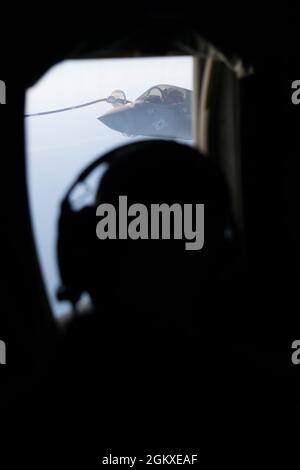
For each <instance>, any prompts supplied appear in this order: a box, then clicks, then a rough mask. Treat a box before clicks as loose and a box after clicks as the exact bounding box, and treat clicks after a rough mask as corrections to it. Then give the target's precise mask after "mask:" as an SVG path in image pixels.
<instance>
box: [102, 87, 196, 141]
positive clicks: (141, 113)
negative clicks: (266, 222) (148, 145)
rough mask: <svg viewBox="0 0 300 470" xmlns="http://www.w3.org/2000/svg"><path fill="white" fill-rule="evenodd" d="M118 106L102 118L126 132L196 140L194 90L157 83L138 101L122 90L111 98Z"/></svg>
mask: <svg viewBox="0 0 300 470" xmlns="http://www.w3.org/2000/svg"><path fill="white" fill-rule="evenodd" d="M107 102H109V103H111V104H112V105H113V107H114V109H112V110H110V111H108V112H106V113H105V114H103V115H102V116H100V117H99V118H98V120H99V121H101V122H102V123H103V124H105V125H106V126H108V127H110V128H111V129H114V130H116V131H118V132H121V133H122V134H124V135H127V136H130V137H135V136H147V137H158V138H177V139H183V140H192V91H191V90H187V89H186V88H181V87H178V86H173V85H155V86H153V87H151V88H149V89H148V90H147V91H145V93H143V94H142V95H141V96H139V97H138V98H137V99H136V100H134V101H128V100H127V99H126V95H125V93H124V92H123V91H122V90H115V91H114V92H112V94H111V96H110V97H109V98H108V99H107Z"/></svg>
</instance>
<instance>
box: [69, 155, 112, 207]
mask: <svg viewBox="0 0 300 470" xmlns="http://www.w3.org/2000/svg"><path fill="white" fill-rule="evenodd" d="M112 155H113V152H108V153H106V154H105V155H102V156H101V157H98V158H96V160H94V161H93V162H92V163H90V164H89V165H88V166H87V167H85V169H84V170H82V171H81V173H79V175H78V176H77V178H76V179H75V181H74V182H73V183H72V184H71V186H70V188H69V189H68V190H67V192H66V195H65V196H64V198H63V200H62V202H61V209H64V208H66V207H69V197H70V194H71V192H72V191H73V189H74V188H75V187H76V186H77V184H78V183H81V182H82V181H83V180H85V179H86V178H87V177H88V176H89V174H90V173H91V172H92V171H93V170H94V169H95V168H97V166H99V165H102V163H107V162H109V161H110V160H111V159H112Z"/></svg>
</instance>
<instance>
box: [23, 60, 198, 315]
mask: <svg viewBox="0 0 300 470" xmlns="http://www.w3.org/2000/svg"><path fill="white" fill-rule="evenodd" d="M192 92H193V58H192V57H188V56H181V57H156V58H137V59H105V60H104V59H92V60H71V61H64V62H61V63H59V64H58V65H56V66H54V67H52V68H51V69H50V70H49V71H48V72H47V73H46V74H45V75H44V76H43V77H42V78H41V79H40V80H39V82H38V83H37V84H35V85H34V86H33V87H32V88H30V89H29V90H28V91H27V94H26V111H25V114H26V117H25V129H26V152H27V172H28V174H27V178H28V188H29V198H30V207H31V215H32V220H33V228H34V236H35V241H36V245H37V250H38V256H39V260H40V265H41V270H42V274H43V277H44V281H45V285H46V289H47V293H48V296H49V300H50V304H51V306H52V308H53V312H54V315H55V316H56V317H57V318H58V317H62V316H64V315H66V314H67V313H68V312H69V311H70V304H69V303H67V302H59V301H57V299H56V292H57V288H58V287H59V284H60V279H59V272H58V266H57V259H56V240H57V221H58V215H59V208H60V202H61V200H62V198H63V196H64V194H65V192H66V190H67V188H69V186H70V185H71V183H72V182H73V180H74V179H75V178H76V176H77V175H78V174H79V172H80V171H81V170H82V169H84V167H85V166H87V165H88V164H89V163H90V162H91V161H92V160H93V159H95V158H96V157H99V156H101V155H103V154H105V153H106V152H108V151H110V150H112V149H113V148H115V147H118V146H121V145H124V144H127V143H129V142H135V141H137V140H139V139H150V138H151V139H152V138H163V139H172V140H178V141H180V142H184V143H187V144H193V140H192V127H193V126H192ZM99 176H100V175H99V174H98V175H97V177H96V178H95V177H94V178H91V182H90V187H91V190H90V191H89V192H88V193H87V194H86V195H84V194H83V196H82V198H80V201H81V200H83V204H85V203H88V202H90V200H89V198H90V197H91V196H93V190H95V189H96V186H97V182H98V181H99Z"/></svg>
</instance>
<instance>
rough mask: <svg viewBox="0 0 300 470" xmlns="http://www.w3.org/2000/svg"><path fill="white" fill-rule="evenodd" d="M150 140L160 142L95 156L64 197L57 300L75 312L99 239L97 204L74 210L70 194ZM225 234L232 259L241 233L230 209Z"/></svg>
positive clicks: (58, 240)
mask: <svg viewBox="0 0 300 470" xmlns="http://www.w3.org/2000/svg"><path fill="white" fill-rule="evenodd" d="M151 142H152V143H153V142H156V143H159V142H161V141H157V140H156V141H146V142H137V143H131V144H127V145H124V146H122V147H119V148H117V149H114V150H112V151H110V152H108V153H107V154H105V155H103V156H101V157H99V158H96V159H95V160H94V161H93V162H92V163H90V164H89V165H88V166H87V167H86V168H85V169H84V170H83V171H82V172H81V173H80V174H79V175H78V177H77V178H76V179H75V181H74V182H73V183H72V184H71V186H70V188H69V189H68V190H67V192H66V194H65V196H64V198H63V199H62V202H61V205H60V215H59V220H58V237H57V259H58V267H59V273H60V278H61V281H62V282H61V286H60V287H59V288H58V290H57V299H58V300H59V301H66V300H67V301H70V302H71V303H72V305H73V308H74V311H75V312H76V304H77V302H78V300H79V299H80V296H81V294H82V293H83V292H84V291H85V290H87V287H88V285H89V272H90V263H91V260H93V259H94V251H93V250H96V248H97V247H99V245H97V247H96V243H99V240H98V239H97V238H96V235H95V228H96V222H97V221H96V206H95V205H87V206H85V207H83V208H82V209H80V210H74V209H73V207H72V204H71V201H70V196H71V193H72V192H73V190H74V189H75V187H76V186H77V185H78V184H80V183H84V181H85V180H86V179H87V178H88V176H89V175H90V174H91V173H92V172H93V171H94V170H95V169H96V168H99V167H100V166H101V165H103V164H108V166H110V165H112V163H115V162H116V161H118V160H120V159H121V158H122V157H123V155H124V154H126V152H127V150H128V148H130V149H133V150H134V149H135V150H136V149H137V148H138V149H139V152H141V153H142V152H143V146H145V145H149V144H150V145H151ZM164 142H165V141H164ZM165 143H166V142H165ZM172 144H174V142H172ZM162 202H163V201H162ZM223 234H224V236H223V242H224V252H226V256H227V257H229V259H232V256H234V252H235V247H236V241H237V239H238V234H237V227H236V224H235V222H234V218H233V216H232V214H231V212H230V213H229V212H228V214H226V216H225V218H224V230H223Z"/></svg>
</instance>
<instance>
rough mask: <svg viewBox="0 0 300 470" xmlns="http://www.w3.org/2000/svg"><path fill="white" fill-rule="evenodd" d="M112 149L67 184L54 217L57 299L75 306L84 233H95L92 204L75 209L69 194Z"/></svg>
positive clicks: (80, 289)
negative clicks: (55, 229)
mask: <svg viewBox="0 0 300 470" xmlns="http://www.w3.org/2000/svg"><path fill="white" fill-rule="evenodd" d="M114 156H115V151H112V152H109V153H107V154H105V155H103V156H101V157H99V158H97V159H96V160H94V161H93V162H92V163H91V164H89V165H88V166H87V167H86V168H85V169H84V170H83V171H82V172H81V173H80V174H79V175H78V177H77V178H76V179H75V181H74V182H73V183H72V184H71V186H70V188H69V189H68V190H67V192H66V194H65V196H64V198H63V200H62V202H61V205H60V215H59V220H58V238H57V259H58V268H59V273H60V277H61V281H62V284H61V285H60V287H59V288H58V290H57V299H58V300H59V301H65V300H68V301H70V302H71V303H72V305H73V307H74V308H75V306H76V303H77V302H78V300H79V298H80V296H81V294H82V292H83V290H84V285H85V276H86V268H87V267H88V266H87V261H88V256H89V253H87V251H88V250H89V248H91V247H90V245H89V244H88V245H87V243H88V242H89V240H88V239H87V238H88V233H93V234H94V233H95V213H96V211H95V207H94V206H85V207H84V208H82V209H80V210H79V211H75V210H74V209H73V208H72V204H71V202H70V196H71V193H72V192H73V190H74V189H75V187H76V186H77V185H78V184H80V183H83V182H84V181H85V180H86V179H87V178H88V176H89V175H90V174H91V173H92V172H93V171H94V170H95V169H96V168H98V167H100V166H101V165H103V164H110V162H111V161H112V159H113V158H114ZM89 227H91V230H89Z"/></svg>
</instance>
